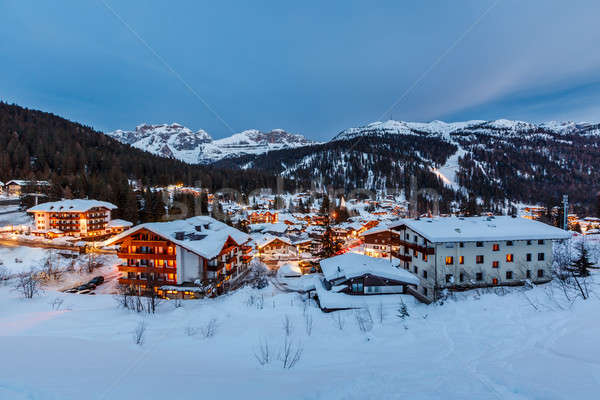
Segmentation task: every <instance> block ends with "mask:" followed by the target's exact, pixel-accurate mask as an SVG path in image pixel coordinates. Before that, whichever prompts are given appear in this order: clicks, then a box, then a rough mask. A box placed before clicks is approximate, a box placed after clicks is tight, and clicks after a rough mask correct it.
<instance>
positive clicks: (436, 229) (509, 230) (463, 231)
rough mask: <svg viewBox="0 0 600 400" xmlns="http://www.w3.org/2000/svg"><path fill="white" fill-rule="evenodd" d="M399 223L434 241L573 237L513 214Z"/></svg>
mask: <svg viewBox="0 0 600 400" xmlns="http://www.w3.org/2000/svg"><path fill="white" fill-rule="evenodd" d="M399 224H405V225H406V226H407V227H409V228H410V229H412V230H413V231H415V232H417V233H419V234H420V235H421V236H423V237H425V238H426V239H427V240H429V241H431V242H434V243H440V242H459V241H464V242H469V241H486V240H487V241H489V240H538V239H546V240H551V239H568V238H570V237H571V233H569V232H566V231H564V230H562V229H558V228H556V227H554V226H551V225H548V224H545V223H543V222H539V221H532V220H530V219H527V218H512V217H510V216H496V217H465V218H462V217H461V218H458V217H454V216H453V217H446V218H421V219H418V220H417V219H405V220H401V221H399V222H397V225H399Z"/></svg>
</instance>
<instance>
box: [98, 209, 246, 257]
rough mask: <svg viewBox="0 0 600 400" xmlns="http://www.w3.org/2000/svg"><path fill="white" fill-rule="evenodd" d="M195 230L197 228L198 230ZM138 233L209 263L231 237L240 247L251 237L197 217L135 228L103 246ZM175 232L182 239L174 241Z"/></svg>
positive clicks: (208, 218) (210, 220)
mask: <svg viewBox="0 0 600 400" xmlns="http://www.w3.org/2000/svg"><path fill="white" fill-rule="evenodd" d="M197 227H200V230H197ZM140 229H146V230H149V231H150V232H154V233H156V234H157V235H159V236H162V237H165V238H168V239H169V240H170V241H172V242H173V243H175V244H177V245H179V246H181V247H183V248H185V249H187V250H189V251H191V252H193V253H195V254H198V255H200V256H202V257H204V258H206V259H208V260H210V259H212V258H214V257H216V256H217V255H219V253H220V252H221V250H222V249H223V246H224V245H225V242H226V241H227V239H228V238H230V237H231V238H232V239H233V240H234V241H235V242H236V243H237V244H239V245H242V244H244V243H246V242H247V241H248V240H249V239H250V236H249V235H247V234H245V233H244V232H242V231H239V230H237V229H235V228H232V227H230V226H229V225H227V224H225V223H223V222H220V221H217V220H216V219H214V218H212V217H207V216H196V217H192V218H188V219H182V220H175V221H170V222H150V223H145V224H141V225H137V226H135V227H133V228H131V229H128V230H126V231H124V232H122V233H120V234H119V235H116V236H114V237H112V238H110V239H108V240H107V241H106V242H104V245H105V246H110V245H112V244H114V243H117V242H118V241H119V240H121V239H123V238H125V237H127V236H129V235H131V234H132V233H135V232H137V231H139V230H140ZM178 232H183V233H184V239H182V240H180V239H176V237H175V236H176V234H177V233H178Z"/></svg>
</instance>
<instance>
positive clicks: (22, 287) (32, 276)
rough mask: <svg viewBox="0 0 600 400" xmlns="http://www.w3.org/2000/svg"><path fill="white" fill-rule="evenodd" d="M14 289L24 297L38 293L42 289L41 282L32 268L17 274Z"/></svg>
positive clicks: (29, 297)
mask: <svg viewBox="0 0 600 400" xmlns="http://www.w3.org/2000/svg"><path fill="white" fill-rule="evenodd" d="M14 290H15V291H17V292H18V293H19V294H21V296H23V297H24V298H26V299H31V298H33V296H36V295H39V294H40V293H41V291H42V284H41V282H40V280H39V279H38V277H37V274H36V273H35V271H34V270H33V269H32V270H31V271H29V272H23V273H20V274H18V275H17V279H16V282H15V287H14Z"/></svg>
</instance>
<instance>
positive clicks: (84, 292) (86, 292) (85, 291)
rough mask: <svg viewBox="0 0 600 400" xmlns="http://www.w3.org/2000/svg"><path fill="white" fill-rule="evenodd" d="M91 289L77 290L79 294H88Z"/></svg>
mask: <svg viewBox="0 0 600 400" xmlns="http://www.w3.org/2000/svg"><path fill="white" fill-rule="evenodd" d="M91 291H92V290H91V289H84V290H80V291H79V292H77V294H88V293H90V292H91Z"/></svg>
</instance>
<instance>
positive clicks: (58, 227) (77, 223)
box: [27, 199, 117, 237]
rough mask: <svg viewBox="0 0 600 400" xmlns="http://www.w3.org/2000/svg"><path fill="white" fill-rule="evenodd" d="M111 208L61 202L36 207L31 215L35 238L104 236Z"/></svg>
mask: <svg viewBox="0 0 600 400" xmlns="http://www.w3.org/2000/svg"><path fill="white" fill-rule="evenodd" d="M116 208H117V206H115V205H114V204H111V203H108V202H105V201H97V200H87V199H86V200H84V199H76V200H62V201H55V202H48V203H42V204H38V205H37V206H34V207H32V208H30V209H29V210H27V212H28V213H30V214H32V215H33V219H34V231H33V233H34V234H36V235H47V236H48V235H50V236H54V235H56V236H63V235H66V236H75V237H92V236H103V235H105V234H107V228H108V225H109V223H110V221H111V211H112V210H114V209H116Z"/></svg>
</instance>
